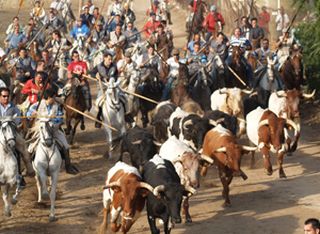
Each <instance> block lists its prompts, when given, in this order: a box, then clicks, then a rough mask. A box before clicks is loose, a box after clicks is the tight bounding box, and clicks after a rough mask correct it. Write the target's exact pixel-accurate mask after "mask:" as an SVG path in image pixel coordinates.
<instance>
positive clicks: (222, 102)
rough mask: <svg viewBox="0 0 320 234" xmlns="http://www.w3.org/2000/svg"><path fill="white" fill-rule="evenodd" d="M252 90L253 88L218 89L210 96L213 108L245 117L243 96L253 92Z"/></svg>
mask: <svg viewBox="0 0 320 234" xmlns="http://www.w3.org/2000/svg"><path fill="white" fill-rule="evenodd" d="M252 92H253V91H252V90H245V89H239V88H223V89H219V90H216V91H214V92H213V93H212V95H211V97H210V99H211V109H212V110H220V111H222V112H224V113H227V114H229V115H234V116H237V117H241V118H243V97H244V95H245V94H251V93H252Z"/></svg>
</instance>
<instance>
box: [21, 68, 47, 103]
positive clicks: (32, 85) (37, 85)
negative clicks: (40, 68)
mask: <svg viewBox="0 0 320 234" xmlns="http://www.w3.org/2000/svg"><path fill="white" fill-rule="evenodd" d="M43 77H44V73H43V72H36V75H35V77H34V78H33V79H31V80H28V81H27V82H26V83H25V85H24V86H23V89H22V90H21V93H22V94H25V95H28V100H29V102H30V104H34V103H36V102H38V98H39V97H40V95H41V92H43V91H44V88H43V86H44V82H43ZM47 87H49V85H47Z"/></svg>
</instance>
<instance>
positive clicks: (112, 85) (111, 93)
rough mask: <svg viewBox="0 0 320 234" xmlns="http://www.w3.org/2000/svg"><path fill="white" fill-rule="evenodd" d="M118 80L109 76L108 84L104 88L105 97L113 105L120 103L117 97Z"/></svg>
mask: <svg viewBox="0 0 320 234" xmlns="http://www.w3.org/2000/svg"><path fill="white" fill-rule="evenodd" d="M119 92H120V90H119V81H117V82H116V81H115V79H114V78H110V80H109V86H108V88H107V90H106V97H107V100H108V101H109V102H111V103H110V104H111V105H112V106H114V107H116V106H118V105H119V104H120V98H119Z"/></svg>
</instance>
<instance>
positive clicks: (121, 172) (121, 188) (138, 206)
mask: <svg viewBox="0 0 320 234" xmlns="http://www.w3.org/2000/svg"><path fill="white" fill-rule="evenodd" d="M149 192H151V193H153V187H152V186H150V184H148V183H145V182H142V179H141V175H140V173H139V171H138V170H137V169H136V168H135V167H132V166H130V165H127V164H126V163H123V162H117V163H116V164H115V165H114V166H113V167H112V168H111V169H110V170H109V171H108V175H107V179H106V184H105V186H104V187H103V206H104V209H103V222H102V224H101V226H100V233H101V234H102V233H105V231H106V229H107V225H108V215H109V214H111V217H110V222H111V230H112V231H113V232H118V231H119V230H120V228H121V231H122V232H123V233H127V232H128V231H129V229H130V228H131V226H132V225H133V224H134V222H135V221H136V220H137V218H138V217H139V213H141V211H142V210H143V208H144V205H145V199H146V196H147V195H148V193H149ZM120 215H121V216H122V217H121V223H120V224H118V219H119V216H120Z"/></svg>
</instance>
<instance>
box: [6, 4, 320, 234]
mask: <svg viewBox="0 0 320 234" xmlns="http://www.w3.org/2000/svg"><path fill="white" fill-rule="evenodd" d="M135 2H136V6H139V8H136V9H135V10H136V11H137V16H138V20H137V24H138V25H139V27H141V25H142V24H143V22H144V21H145V20H146V17H145V15H144V12H145V9H146V8H147V6H148V4H149V1H147V0H135ZM75 5H76V4H75ZM98 5H99V6H100V5H102V1H98ZM15 12H16V9H15V10H13V9H9V8H8V10H6V9H2V11H1V14H0V19H1V20H2V22H1V23H2V25H0V26H1V28H0V29H1V31H3V29H4V28H5V27H6V25H7V24H8V22H9V20H7V19H11V18H12V16H13V15H14V14H15ZM22 13H23V15H24V18H25V19H26V18H27V17H26V16H25V15H26V12H25V11H22ZM172 13H173V14H172V15H173V22H174V25H173V27H172V28H173V30H174V33H175V34H176V35H180V36H179V37H178V38H177V39H176V41H175V43H176V45H178V46H179V47H182V46H183V43H184V40H185V37H184V20H185V18H184V17H185V14H184V12H183V11H181V10H179V9H176V8H175V9H173V12H172ZM94 92H96V90H94ZM308 107H309V108H314V106H313V105H312V104H309V105H308ZM305 110H306V111H305V112H303V113H302V114H303V116H306V113H307V110H309V109H305ZM308 112H309V111H308ZM315 118H316V117H315ZM309 119H310V118H309ZM86 126H87V130H86V131H85V132H81V131H80V130H79V131H78V134H77V136H76V144H75V145H74V147H73V148H72V150H71V155H72V160H73V162H74V163H76V165H77V166H78V167H79V169H80V170H81V172H80V173H79V174H78V175H76V176H72V175H68V174H66V173H65V171H64V169H62V170H61V173H60V177H59V184H58V193H57V201H56V215H57V217H58V221H57V222H55V223H49V222H48V215H49V203H48V204H46V205H41V206H39V205H38V204H37V202H36V200H37V192H36V186H35V181H34V179H33V178H27V183H28V186H27V188H26V189H25V190H23V192H22V193H21V198H20V201H19V202H18V204H17V205H16V206H14V207H13V210H12V213H13V216H12V217H11V218H6V217H4V216H3V214H2V212H0V233H6V234H27V233H28V234H29V233H30V234H35V233H39V234H40V233H41V234H49V233H50V234H62V233H68V234H87V233H96V232H97V228H98V226H99V225H100V222H101V220H102V213H101V211H102V202H101V198H102V190H101V187H102V185H103V184H104V178H105V176H106V172H107V170H108V168H110V167H111V166H112V165H110V164H109V163H108V162H107V161H106V160H105V159H104V158H103V156H102V155H103V154H104V152H105V150H106V143H105V140H104V132H103V130H96V129H95V128H94V126H93V123H92V122H90V121H89V120H87V122H86ZM318 131H320V127H319V125H315V124H314V125H310V124H309V122H308V124H306V123H305V122H304V123H303V124H302V138H301V141H300V146H299V148H298V150H297V151H296V152H295V153H294V155H293V156H291V157H286V158H285V162H284V170H285V172H286V174H287V176H288V178H287V179H281V180H280V179H279V178H278V170H277V166H276V163H275V162H274V169H275V172H274V174H273V175H272V176H267V175H265V174H264V170H263V168H262V159H261V155H260V154H257V156H256V159H257V160H256V165H255V168H253V169H250V168H249V167H248V165H249V156H244V158H243V170H244V171H245V172H246V173H247V175H248V177H249V179H248V180H247V181H242V180H241V179H238V178H236V179H234V181H233V182H232V184H231V192H230V194H231V203H232V207H230V208H224V207H223V206H222V204H223V199H222V196H221V192H222V188H221V184H220V182H219V180H218V179H217V170H216V169H215V168H210V170H209V173H208V175H207V176H206V177H205V178H201V188H200V189H199V191H198V193H197V194H196V195H195V196H194V197H192V198H191V200H190V203H191V204H190V207H191V208H190V212H191V216H192V218H193V223H192V224H188V225H185V224H179V225H177V226H176V227H175V229H173V231H172V233H190V234H191V233H204V234H206V233H208V234H209V233H230V234H231V233H246V234H249V233H254V234H256V233H265V234H269V233H270V234H271V233H272V234H276V233H279V234H280V233H297V234H298V233H302V232H303V222H304V220H305V219H306V218H308V217H317V218H319V217H320V203H319V200H320V195H319V191H320V189H319V188H320V180H319V176H320V172H319V163H320V147H319V146H320V137H319V132H318ZM273 159H275V158H274V157H273ZM0 210H3V203H2V202H0ZM130 232H131V233H139V234H144V233H149V232H150V231H149V226H148V223H147V219H146V214H145V212H143V215H142V217H140V219H139V220H138V221H137V222H136V224H134V226H133V228H132V229H131V231H130Z"/></svg>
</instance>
